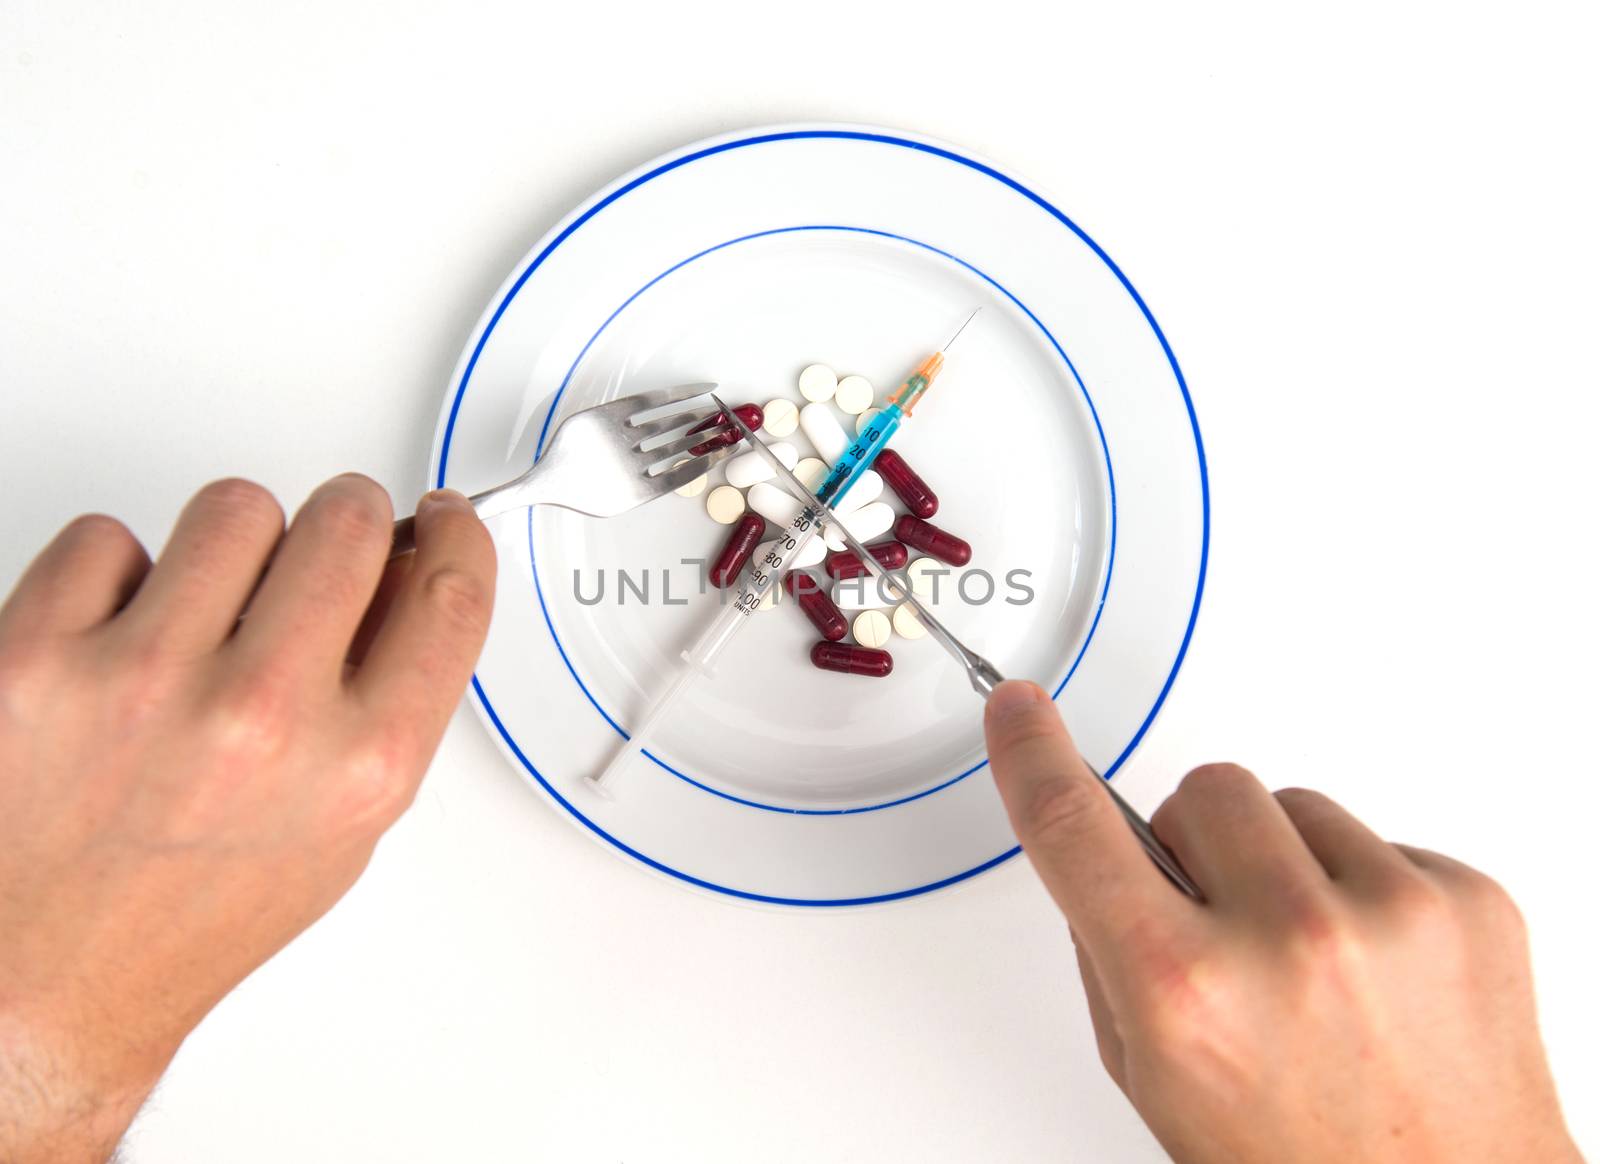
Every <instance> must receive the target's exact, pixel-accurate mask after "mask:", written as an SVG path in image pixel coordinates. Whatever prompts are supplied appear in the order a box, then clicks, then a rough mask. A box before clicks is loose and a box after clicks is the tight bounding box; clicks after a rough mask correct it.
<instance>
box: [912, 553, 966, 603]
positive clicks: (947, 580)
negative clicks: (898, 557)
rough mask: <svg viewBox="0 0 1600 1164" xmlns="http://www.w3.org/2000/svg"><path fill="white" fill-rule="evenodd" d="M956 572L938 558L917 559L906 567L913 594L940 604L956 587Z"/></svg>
mask: <svg viewBox="0 0 1600 1164" xmlns="http://www.w3.org/2000/svg"><path fill="white" fill-rule="evenodd" d="M955 573H956V572H955V571H954V570H953V569H951V568H950V567H949V566H946V565H945V564H944V563H943V562H941V561H939V559H938V558H916V559H913V560H912V562H911V564H910V565H908V566H907V567H906V576H907V577H908V578H910V579H911V593H913V594H915V595H916V596H917V597H918V598H923V599H931V600H932V601H934V602H938V601H939V600H940V599H941V598H943V597H945V596H946V595H947V594H949V593H950V592H951V591H952V590H954V589H955V586H956V578H955Z"/></svg>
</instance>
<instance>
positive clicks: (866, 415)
mask: <svg viewBox="0 0 1600 1164" xmlns="http://www.w3.org/2000/svg"><path fill="white" fill-rule="evenodd" d="M882 411H883V409H881V408H869V409H867V410H866V411H865V412H863V413H862V414H861V415H860V416H858V417H856V436H860V435H861V434H862V433H863V432H865V431H866V428H867V425H869V424H871V423H872V418H873V417H874V416H877V415H878V413H880V412H882Z"/></svg>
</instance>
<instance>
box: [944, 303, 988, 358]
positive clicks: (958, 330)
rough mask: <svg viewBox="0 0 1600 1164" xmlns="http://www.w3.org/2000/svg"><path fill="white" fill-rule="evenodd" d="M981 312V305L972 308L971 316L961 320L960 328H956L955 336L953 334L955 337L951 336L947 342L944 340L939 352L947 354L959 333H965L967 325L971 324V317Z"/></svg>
mask: <svg viewBox="0 0 1600 1164" xmlns="http://www.w3.org/2000/svg"><path fill="white" fill-rule="evenodd" d="M982 310H983V307H982V305H981V304H980V305H979V306H977V307H974V308H973V309H972V315H969V316H967V318H965V319H963V320H962V321H961V326H960V327H958V328H956V334H955V335H953V336H951V337H950V338H949V339H947V340H945V342H944V347H942V348H940V349H939V350H940V351H941V352H947V351H949V350H950V345H951V344H953V343H955V342H956V339H957V337H958V336H960V335H961V333H962V332H964V331H966V330H967V324H969V323H971V322H972V316H973V315H977V314H978V312H980V311H982Z"/></svg>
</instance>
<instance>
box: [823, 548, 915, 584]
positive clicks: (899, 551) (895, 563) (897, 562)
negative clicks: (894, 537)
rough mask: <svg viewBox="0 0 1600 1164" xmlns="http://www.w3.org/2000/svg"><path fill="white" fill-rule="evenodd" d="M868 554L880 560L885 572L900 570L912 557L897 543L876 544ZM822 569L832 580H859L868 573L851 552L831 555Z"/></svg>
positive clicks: (839, 552)
mask: <svg viewBox="0 0 1600 1164" xmlns="http://www.w3.org/2000/svg"><path fill="white" fill-rule="evenodd" d="M867 552H868V553H870V554H871V555H872V556H873V557H874V558H876V559H878V565H880V566H882V567H883V568H884V569H885V570H898V569H900V567H901V566H904V565H905V564H906V561H907V560H908V559H909V558H910V557H911V553H910V551H908V550H907V549H906V548H905V547H904V546H903V545H901V544H900V543H899V542H895V541H888V542H874V543H873V544H872V545H870V546H868V547H867ZM822 568H823V569H824V570H826V571H827V572H828V576H829V577H831V578H859V577H861V575H863V574H865V573H866V572H867V567H866V566H865V565H864V564H863V563H862V561H861V559H860V558H858V557H856V556H855V553H854V552H853V551H851V550H839V551H838V552H836V553H832V554H829V555H828V556H827V557H826V558H825V559H823V562H822Z"/></svg>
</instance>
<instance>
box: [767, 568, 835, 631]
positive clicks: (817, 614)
mask: <svg viewBox="0 0 1600 1164" xmlns="http://www.w3.org/2000/svg"><path fill="white" fill-rule="evenodd" d="M783 587H784V589H785V590H787V591H788V592H789V597H790V598H793V599H794V600H795V604H796V605H797V606H799V607H800V609H801V610H803V611H805V615H806V617H807V618H809V619H810V620H811V625H812V626H814V627H816V628H817V633H818V634H820V635H821V636H822V637H823V638H825V639H827V640H828V641H829V642H830V643H836V642H838V641H839V640H840V639H842V638H844V636H845V635H846V634H848V633H849V631H850V620H849V619H847V618H845V616H844V613H843V612H842V611H840V609H839V608H838V607H837V606H835V605H834V604H833V599H832V598H829V597H828V592H827V591H826V590H824V589H823V588H822V587H821V586H819V585H817V580H816V579H815V578H813V577H812V576H811V575H810V574H805V573H802V572H800V571H798V570H796V571H795V572H794V573H793V574H790V575H789V576H788V577H787V578H785V579H784V580H783Z"/></svg>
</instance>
